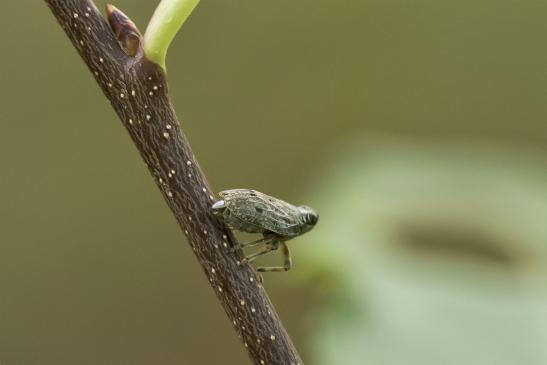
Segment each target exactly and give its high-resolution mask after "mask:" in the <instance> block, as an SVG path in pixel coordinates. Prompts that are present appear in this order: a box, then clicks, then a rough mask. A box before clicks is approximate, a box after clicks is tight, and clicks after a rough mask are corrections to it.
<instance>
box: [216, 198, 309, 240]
mask: <svg viewBox="0 0 547 365" xmlns="http://www.w3.org/2000/svg"><path fill="white" fill-rule="evenodd" d="M219 195H220V196H221V197H222V198H223V199H224V201H225V202H226V208H227V209H229V210H230V213H231V214H232V215H234V216H237V217H238V218H239V219H241V220H242V221H244V222H247V223H249V224H252V225H255V226H258V227H263V228H264V229H265V230H268V231H272V232H274V233H277V234H279V235H282V236H287V237H295V236H298V235H299V234H300V230H301V229H300V228H301V227H300V226H301V223H300V221H299V215H298V210H297V209H296V207H295V206H294V205H292V204H289V203H287V202H284V201H283V200H280V199H276V198H274V197H271V196H269V195H266V194H263V193H261V192H258V191H256V190H248V189H233V190H225V191H222V192H220V193H219Z"/></svg>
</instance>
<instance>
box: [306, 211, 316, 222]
mask: <svg viewBox="0 0 547 365" xmlns="http://www.w3.org/2000/svg"><path fill="white" fill-rule="evenodd" d="M318 218H319V217H318V216H317V214H313V213H310V214H306V223H307V224H310V225H315V224H316V223H317V219H318Z"/></svg>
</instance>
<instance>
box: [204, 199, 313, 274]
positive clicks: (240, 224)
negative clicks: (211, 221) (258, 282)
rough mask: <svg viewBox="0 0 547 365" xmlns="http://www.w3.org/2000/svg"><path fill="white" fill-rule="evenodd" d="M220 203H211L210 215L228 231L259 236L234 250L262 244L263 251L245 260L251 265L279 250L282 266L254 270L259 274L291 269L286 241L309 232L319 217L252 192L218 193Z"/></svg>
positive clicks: (298, 207) (306, 210)
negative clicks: (217, 219)
mask: <svg viewBox="0 0 547 365" xmlns="http://www.w3.org/2000/svg"><path fill="white" fill-rule="evenodd" d="M219 195H220V197H221V198H222V199H221V200H219V201H217V202H215V203H214V204H213V212H214V214H215V215H216V216H217V217H218V218H219V219H221V220H222V221H224V223H226V224H227V225H228V227H230V228H231V229H235V230H238V231H242V232H247V233H260V234H262V235H263V237H262V238H260V239H258V240H256V241H252V242H246V243H242V244H239V245H238V246H236V247H235V250H238V249H241V248H247V247H253V246H257V245H260V244H262V245H263V248H262V249H261V250H259V251H258V252H256V253H253V254H251V255H249V256H247V257H246V258H245V261H246V262H249V263H250V262H253V261H254V260H255V259H256V258H257V257H259V256H261V255H264V254H267V253H269V252H271V251H275V250H277V249H278V248H280V247H281V249H282V252H283V257H284V264H283V266H279V267H258V268H257V270H258V271H260V272H266V271H287V270H289V269H290V268H291V266H292V260H291V254H290V251H289V247H288V246H287V243H286V242H287V241H288V240H290V239H293V238H295V237H298V236H300V235H302V234H304V233H306V232H309V231H310V230H311V229H312V228H313V227H314V226H315V224H316V223H317V220H318V219H319V216H318V215H317V213H315V211H314V210H313V209H312V208H310V207H307V206H305V205H301V206H294V205H292V204H289V203H287V202H285V201H283V200H280V199H276V198H274V197H271V196H269V195H266V194H263V193H261V192H258V191H256V190H250V189H232V190H225V191H221V192H220V193H219Z"/></svg>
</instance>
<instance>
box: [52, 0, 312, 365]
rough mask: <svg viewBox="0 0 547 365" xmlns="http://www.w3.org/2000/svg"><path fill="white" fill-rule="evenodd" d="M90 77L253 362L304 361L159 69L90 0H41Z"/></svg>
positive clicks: (259, 364) (286, 363) (288, 363)
mask: <svg viewBox="0 0 547 365" xmlns="http://www.w3.org/2000/svg"><path fill="white" fill-rule="evenodd" d="M46 3H47V4H48V5H49V7H50V8H51V10H52V12H53V14H54V15H55V17H56V18H57V20H58V21H59V23H60V24H61V26H62V27H63V29H64V30H65V32H66V34H67V35H68V37H69V38H70V40H71V41H72V44H73V45H74V47H76V49H77V50H78V52H79V53H80V55H81V56H82V58H83V60H84V61H85V63H86V64H87V66H88V67H89V69H90V70H91V72H92V73H93V75H94V76H95V79H96V81H97V83H98V84H99V85H100V87H101V88H102V90H103V92H104V94H105V95H106V97H107V98H108V99H109V100H110V102H111V104H112V106H113V107H114V109H115V111H116V113H117V114H118V116H119V117H120V119H121V121H122V123H123V125H124V126H125V127H126V128H127V130H128V132H129V134H130V136H131V138H132V140H133V142H134V143H135V145H136V146H137V148H138V150H139V152H140V154H141V156H142V158H143V159H144V161H145V162H146V164H147V166H148V168H149V170H150V173H151V174H152V176H153V177H154V179H155V181H156V183H157V185H158V187H159V189H160V190H161V192H162V194H163V196H164V198H165V200H166V202H167V204H168V205H169V207H170V208H171V210H172V212H173V214H174V215H175V217H176V219H177V221H178V223H179V225H180V227H181V228H182V230H183V231H184V233H185V235H186V237H187V238H188V242H189V243H190V245H191V246H192V249H193V251H194V252H195V255H196V257H197V259H198V260H199V263H200V264H201V266H202V267H203V270H204V272H205V274H206V275H207V277H208V279H209V281H210V283H211V285H212V287H213V289H214V291H215V293H216V294H217V296H218V298H219V300H220V302H221V304H222V306H223V307H224V309H225V311H226V314H227V315H228V317H229V319H230V321H231V322H232V323H233V325H234V327H235V329H236V331H237V333H238V335H239V337H240V338H241V340H242V342H243V344H244V345H245V347H246V348H247V350H248V352H249V355H250V357H251V359H252V361H253V363H254V364H256V365H263V364H268V365H270V364H275V365H291V364H293V365H296V364H302V360H301V359H300V357H299V355H298V353H297V351H296V349H295V348H294V346H293V344H292V342H291V340H290V338H289V336H288V335H287V333H286V331H285V329H284V328H283V325H282V323H281V321H280V319H279V317H278V315H277V313H276V312H275V310H274V308H273V306H272V303H271V302H270V300H269V298H268V296H267V294H266V292H265V290H264V288H263V287H262V285H261V284H260V280H259V277H258V276H257V275H256V273H255V272H254V270H253V269H252V268H251V267H250V266H248V265H247V264H241V263H240V260H241V258H242V257H241V256H240V255H241V253H232V252H231V251H230V249H231V247H233V246H234V242H235V240H234V237H233V236H232V234H231V232H230V231H229V230H228V229H227V228H226V227H225V226H224V225H223V224H222V223H220V222H219V221H218V220H217V219H215V217H214V216H213V215H212V212H211V204H212V202H213V200H214V193H213V192H212V191H211V189H210V187H209V184H208V183H207V181H206V179H205V176H204V175H203V173H202V171H201V169H200V167H199V165H198V163H197V161H196V159H195V157H194V155H193V153H192V150H191V149H190V146H189V144H188V141H187V139H186V137H185V136H184V133H183V132H182V130H181V127H180V124H179V121H178V120H177V117H176V115H175V112H174V110H173V107H172V105H171V102H170V100H169V97H168V95H167V83H166V77H165V74H164V72H163V71H162V69H161V68H160V67H158V66H157V65H155V64H152V63H151V62H149V61H147V60H146V58H145V57H143V53H142V49H140V50H139V52H138V53H137V54H136V55H135V56H134V57H130V56H128V54H127V53H126V52H124V50H123V49H122V48H121V47H120V43H119V42H118V40H117V38H116V36H115V34H114V33H113V32H112V30H111V29H110V27H109V25H108V23H107V22H106V21H105V19H104V18H103V17H102V15H101V14H100V12H99V11H98V10H97V8H96V7H95V5H94V4H93V2H92V1H90V0H46Z"/></svg>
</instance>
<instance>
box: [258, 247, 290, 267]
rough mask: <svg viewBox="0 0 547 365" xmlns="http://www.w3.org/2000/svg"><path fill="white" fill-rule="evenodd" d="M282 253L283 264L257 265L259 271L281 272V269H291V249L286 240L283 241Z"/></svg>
mask: <svg viewBox="0 0 547 365" xmlns="http://www.w3.org/2000/svg"><path fill="white" fill-rule="evenodd" d="M281 245H282V246H283V248H282V251H281V252H282V253H283V258H284V264H283V266H274V267H257V268H256V270H257V271H258V272H280V271H289V270H290V269H291V267H292V259H291V251H289V246H287V244H286V243H285V242H281Z"/></svg>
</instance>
